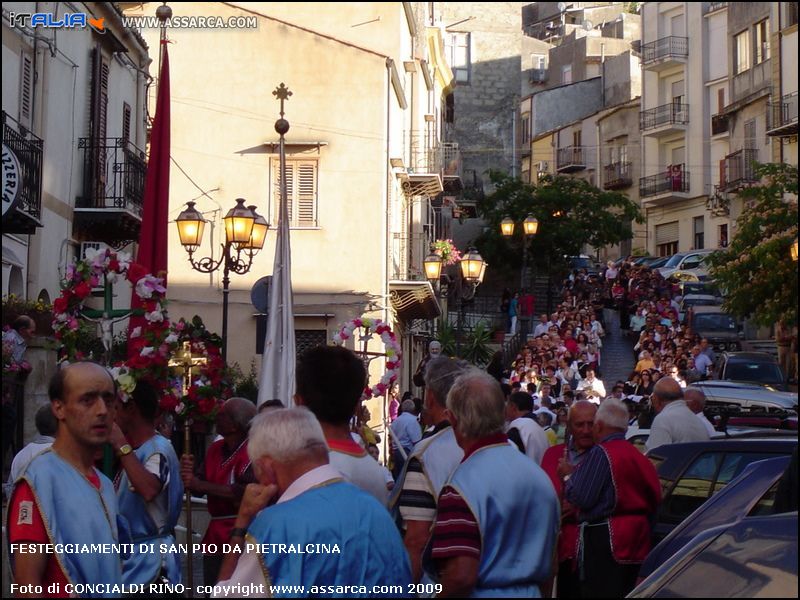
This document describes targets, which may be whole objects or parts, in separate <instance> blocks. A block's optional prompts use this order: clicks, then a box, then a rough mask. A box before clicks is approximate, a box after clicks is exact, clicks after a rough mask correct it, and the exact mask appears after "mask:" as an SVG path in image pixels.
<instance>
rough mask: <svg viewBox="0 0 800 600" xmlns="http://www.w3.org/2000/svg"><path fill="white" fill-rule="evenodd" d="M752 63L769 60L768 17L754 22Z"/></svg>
mask: <svg viewBox="0 0 800 600" xmlns="http://www.w3.org/2000/svg"><path fill="white" fill-rule="evenodd" d="M753 38H754V39H753V45H754V46H755V48H754V50H755V52H754V53H753V64H756V65H758V64H761V63H762V62H764V61H765V60H769V19H764V20H763V21H759V22H758V23H756V26H755V27H754V31H753Z"/></svg>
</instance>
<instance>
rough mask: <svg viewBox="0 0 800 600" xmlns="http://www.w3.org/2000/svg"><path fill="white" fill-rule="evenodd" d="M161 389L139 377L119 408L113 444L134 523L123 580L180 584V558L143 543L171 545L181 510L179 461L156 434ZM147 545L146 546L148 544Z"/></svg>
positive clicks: (121, 493) (121, 494)
mask: <svg viewBox="0 0 800 600" xmlns="http://www.w3.org/2000/svg"><path fill="white" fill-rule="evenodd" d="M157 412H158V392H157V391H156V390H155V388H154V387H153V386H152V385H150V383H148V382H147V381H138V382H137V383H136V389H134V390H133V392H132V393H131V395H130V397H129V398H128V399H127V401H126V402H120V403H119V404H118V406H117V416H116V423H115V424H114V426H113V428H112V430H111V439H110V441H111V446H112V447H113V448H114V449H115V450H116V452H117V456H119V466H120V471H119V473H118V476H117V478H115V480H114V483H115V485H114V487H115V488H116V490H117V499H118V501H119V512H120V514H121V515H122V516H123V517H125V519H126V520H127V521H128V525H129V526H130V533H131V540H130V541H131V542H133V543H134V544H135V546H134V549H133V552H132V554H131V556H130V557H129V558H128V559H126V560H125V565H124V572H123V579H124V581H125V583H128V584H146V585H147V584H151V583H164V582H168V583H171V584H177V583H180V582H181V564H180V556H178V554H177V553H172V554H165V555H162V554H161V553H158V552H142V551H141V545H140V543H139V542H147V543H148V544H151V543H152V544H156V546H155V547H156V548H158V547H160V544H166V545H167V546H172V545H173V544H175V533H174V531H175V525H177V523H178V517H180V514H181V506H182V504H181V499H182V498H183V482H182V481H181V478H180V463H179V462H178V456H177V455H176V454H175V450H174V449H173V448H172V444H171V443H170V441H169V440H168V439H167V438H165V437H163V436H161V435H158V433H156V428H155V421H156V413H157ZM145 545H147V544H145Z"/></svg>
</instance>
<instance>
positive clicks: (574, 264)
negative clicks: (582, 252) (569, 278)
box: [567, 256, 600, 275]
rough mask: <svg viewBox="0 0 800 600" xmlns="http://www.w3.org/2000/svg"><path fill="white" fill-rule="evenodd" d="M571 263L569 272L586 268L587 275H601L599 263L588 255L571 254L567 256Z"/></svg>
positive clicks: (568, 261) (568, 262)
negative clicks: (598, 267)
mask: <svg viewBox="0 0 800 600" xmlns="http://www.w3.org/2000/svg"><path fill="white" fill-rule="evenodd" d="M567 264H568V265H569V272H570V273H572V271H580V270H581V269H585V270H586V274H587V275H599V274H600V271H599V270H598V269H597V264H596V263H595V262H594V261H593V260H592V259H591V258H589V257H588V256H570V257H568V258H567Z"/></svg>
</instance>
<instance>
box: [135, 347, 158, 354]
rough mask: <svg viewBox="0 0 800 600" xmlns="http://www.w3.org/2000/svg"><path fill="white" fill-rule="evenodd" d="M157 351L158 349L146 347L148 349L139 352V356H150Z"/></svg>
mask: <svg viewBox="0 0 800 600" xmlns="http://www.w3.org/2000/svg"><path fill="white" fill-rule="evenodd" d="M155 351H156V349H155V348H153V347H152V346H146V347H144V348H142V351H141V352H139V355H140V356H150V355H151V354H153V352H155Z"/></svg>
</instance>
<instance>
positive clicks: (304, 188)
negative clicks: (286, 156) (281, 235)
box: [272, 158, 317, 227]
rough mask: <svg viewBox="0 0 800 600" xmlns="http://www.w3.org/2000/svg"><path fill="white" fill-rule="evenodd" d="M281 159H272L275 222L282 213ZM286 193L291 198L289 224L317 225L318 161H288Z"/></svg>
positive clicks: (298, 225) (300, 225)
mask: <svg viewBox="0 0 800 600" xmlns="http://www.w3.org/2000/svg"><path fill="white" fill-rule="evenodd" d="M279 164H280V161H279V160H278V159H277V158H276V159H273V161H272V181H273V185H274V187H273V194H272V197H273V199H274V204H273V206H274V209H273V210H274V212H273V219H272V222H273V223H277V222H278V219H279V215H280V199H281V194H280V189H281V188H280V183H281V182H280V174H279V172H280V167H279ZM286 195H287V196H288V199H289V224H290V225H291V226H292V227H317V161H316V160H287V161H286Z"/></svg>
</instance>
